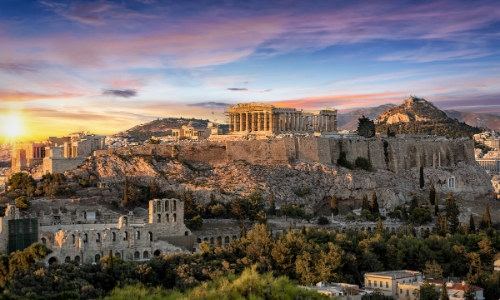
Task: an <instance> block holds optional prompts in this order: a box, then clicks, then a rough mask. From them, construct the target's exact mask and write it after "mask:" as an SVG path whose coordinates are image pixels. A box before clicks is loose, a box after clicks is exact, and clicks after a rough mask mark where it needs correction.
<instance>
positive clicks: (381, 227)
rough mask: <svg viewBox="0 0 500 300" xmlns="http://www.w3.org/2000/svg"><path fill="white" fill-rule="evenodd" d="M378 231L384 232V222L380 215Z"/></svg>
mask: <svg viewBox="0 0 500 300" xmlns="http://www.w3.org/2000/svg"><path fill="white" fill-rule="evenodd" d="M377 231H378V232H384V224H383V223H382V218H381V217H380V215H379V216H378V222H377Z"/></svg>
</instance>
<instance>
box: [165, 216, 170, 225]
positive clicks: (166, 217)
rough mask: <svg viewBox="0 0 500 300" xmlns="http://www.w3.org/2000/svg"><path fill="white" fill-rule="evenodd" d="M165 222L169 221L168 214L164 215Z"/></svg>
mask: <svg viewBox="0 0 500 300" xmlns="http://www.w3.org/2000/svg"><path fill="white" fill-rule="evenodd" d="M165 222H166V223H168V222H170V218H169V217H168V214H166V215H165Z"/></svg>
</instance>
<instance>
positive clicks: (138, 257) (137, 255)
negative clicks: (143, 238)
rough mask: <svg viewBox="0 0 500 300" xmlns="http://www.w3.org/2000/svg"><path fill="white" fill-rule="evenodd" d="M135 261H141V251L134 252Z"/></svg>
mask: <svg viewBox="0 0 500 300" xmlns="http://www.w3.org/2000/svg"><path fill="white" fill-rule="evenodd" d="M134 259H141V253H140V252H139V251H135V252H134Z"/></svg>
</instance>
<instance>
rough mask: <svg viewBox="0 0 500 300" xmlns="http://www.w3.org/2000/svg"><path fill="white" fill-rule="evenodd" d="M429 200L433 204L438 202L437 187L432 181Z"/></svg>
mask: <svg viewBox="0 0 500 300" xmlns="http://www.w3.org/2000/svg"><path fill="white" fill-rule="evenodd" d="M429 202H430V203H431V205H434V204H435V203H436V188H435V187H434V183H431V188H430V190H429Z"/></svg>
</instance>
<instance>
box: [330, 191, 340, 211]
mask: <svg viewBox="0 0 500 300" xmlns="http://www.w3.org/2000/svg"><path fill="white" fill-rule="evenodd" d="M330 211H331V212H332V215H338V214H339V204H338V201H337V197H335V195H333V196H332V198H331V199H330Z"/></svg>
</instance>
